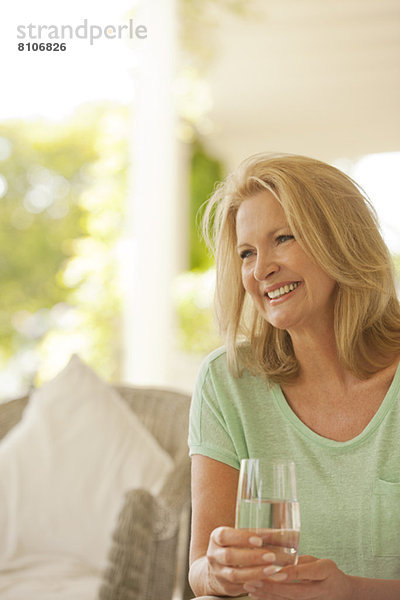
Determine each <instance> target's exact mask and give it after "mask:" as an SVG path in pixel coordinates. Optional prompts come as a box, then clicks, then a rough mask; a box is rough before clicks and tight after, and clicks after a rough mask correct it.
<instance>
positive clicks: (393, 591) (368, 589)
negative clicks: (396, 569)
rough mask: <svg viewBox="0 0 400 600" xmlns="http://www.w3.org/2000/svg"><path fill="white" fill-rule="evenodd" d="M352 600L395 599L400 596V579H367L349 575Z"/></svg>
mask: <svg viewBox="0 0 400 600" xmlns="http://www.w3.org/2000/svg"><path fill="white" fill-rule="evenodd" d="M350 579H351V580H352V586H353V594H352V600H396V599H397V598H400V580H392V579H369V578H367V577H355V576H351V577H350Z"/></svg>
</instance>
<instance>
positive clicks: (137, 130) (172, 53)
mask: <svg viewBox="0 0 400 600" xmlns="http://www.w3.org/2000/svg"><path fill="white" fill-rule="evenodd" d="M175 3H176V0H167V1H166V0H143V1H142V6H141V10H140V12H139V13H137V14H136V15H135V21H136V22H139V23H140V24H143V25H145V26H146V27H147V30H148V37H147V39H146V40H142V41H140V42H137V44H136V45H135V47H136V48H138V47H139V46H140V53H141V59H142V60H141V64H140V66H139V73H138V74H137V77H135V81H136V85H137V96H136V101H135V103H134V107H133V111H132V118H133V131H132V166H131V169H132V185H131V197H130V199H129V211H128V215H127V224H126V230H127V231H126V238H127V244H126V245H125V268H124V279H125V281H124V286H125V299H124V304H125V307H124V312H125V315H124V370H123V379H124V381H126V382H130V383H135V384H139V385H146V384H154V385H169V386H173V384H174V382H171V381H169V376H168V358H169V355H170V353H171V344H172V302H171V282H172V280H173V278H174V276H175V275H176V273H177V270H178V266H177V256H176V254H177V252H176V248H177V239H178V236H179V231H178V227H177V223H178V211H179V199H178V193H177V189H178V186H177V173H178V168H177V167H178V165H177V162H178V160H177V141H176V106H175V101H174V80H175V71H176V45H177V34H176V6H175ZM134 51H135V50H134Z"/></svg>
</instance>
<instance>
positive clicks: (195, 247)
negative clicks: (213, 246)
mask: <svg viewBox="0 0 400 600" xmlns="http://www.w3.org/2000/svg"><path fill="white" fill-rule="evenodd" d="M223 176H224V169H223V165H222V163H221V162H220V161H219V160H218V159H217V158H215V157H213V156H211V155H209V154H208V153H207V152H206V150H205V149H204V147H203V145H202V144H201V143H200V142H199V141H196V142H195V143H194V144H193V145H192V155H191V161H190V175H189V186H190V189H189V196H190V213H189V218H190V243H189V246H190V247H189V264H190V269H191V270H193V269H199V270H201V271H204V270H206V269H208V268H210V266H211V265H212V264H213V259H212V256H211V255H210V253H209V251H208V249H207V247H206V245H205V243H204V241H203V240H202V238H201V232H200V220H201V207H202V205H203V204H204V203H205V202H206V200H207V199H208V198H209V197H210V195H211V194H212V192H213V191H214V188H215V185H216V184H217V183H218V182H219V181H221V179H222V178H223Z"/></svg>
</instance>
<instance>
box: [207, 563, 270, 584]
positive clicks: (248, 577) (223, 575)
mask: <svg viewBox="0 0 400 600" xmlns="http://www.w3.org/2000/svg"><path fill="white" fill-rule="evenodd" d="M275 570H276V569H275ZM217 576H218V578H220V579H224V580H225V581H228V582H229V583H232V584H235V585H240V584H242V585H243V584H248V583H249V582H254V581H259V582H262V580H265V577H266V575H265V567H240V568H238V567H222V568H220V569H219V571H218V575H217Z"/></svg>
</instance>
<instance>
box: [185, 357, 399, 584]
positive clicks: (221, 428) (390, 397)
mask: <svg viewBox="0 0 400 600" xmlns="http://www.w3.org/2000/svg"><path fill="white" fill-rule="evenodd" d="M189 447H190V454H191V455H193V454H203V455H205V456H208V457H210V458H213V459H215V460H219V461H221V462H223V463H226V464H228V465H230V466H232V467H235V468H236V469H238V468H239V465H240V460H241V459H242V458H249V457H250V458H251V457H261V456H264V457H271V459H291V460H294V462H295V463H296V473H297V488H298V489H297V491H298V498H299V502H300V516H301V535H300V549H299V552H300V554H312V555H314V556H317V557H318V558H330V559H332V560H334V561H335V562H336V563H337V565H338V566H339V568H340V569H342V570H343V571H344V572H345V573H347V574H349V575H359V576H361V577H373V578H381V579H400V365H399V367H398V368H397V372H396V375H395V377H394V379H393V382H392V384H391V386H390V389H389V391H388V393H387V394H386V397H385V399H384V401H383V402H382V405H381V406H380V408H379V410H378V411H377V413H376V414H375V415H374V417H373V419H372V420H371V421H370V423H369V424H368V425H367V427H366V428H365V429H364V431H363V432H362V433H360V435H358V436H357V437H355V438H353V439H352V440H349V441H347V442H336V441H334V440H330V439H327V438H324V437H322V436H320V435H318V434H317V433H315V432H313V431H312V430H311V429H309V428H308V427H307V426H306V425H305V424H304V423H303V422H302V421H301V420H300V419H299V418H298V417H297V416H296V415H295V413H294V412H293V411H292V409H291V408H290V406H289V405H288V403H287V402H286V399H285V397H284V395H283V393H282V390H281V388H280V386H279V385H276V384H268V383H267V381H266V380H265V378H263V377H261V376H253V375H251V374H250V373H249V372H248V371H247V370H245V371H244V373H243V375H242V376H241V377H239V378H235V377H233V376H232V375H231V374H230V372H229V370H228V368H227V363H226V355H225V351H224V349H219V350H216V351H214V352H213V353H212V354H210V356H209V357H208V358H207V359H206V360H205V361H204V363H203V365H202V368H201V370H200V373H199V376H198V380H197V383H196V387H195V392H194V395H193V399H192V405H191V415H190V428H189Z"/></svg>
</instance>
